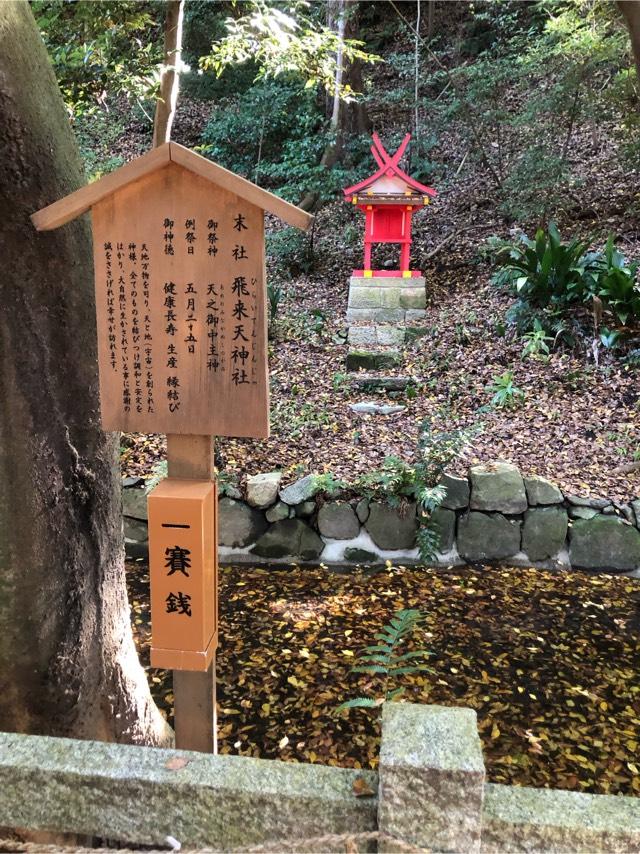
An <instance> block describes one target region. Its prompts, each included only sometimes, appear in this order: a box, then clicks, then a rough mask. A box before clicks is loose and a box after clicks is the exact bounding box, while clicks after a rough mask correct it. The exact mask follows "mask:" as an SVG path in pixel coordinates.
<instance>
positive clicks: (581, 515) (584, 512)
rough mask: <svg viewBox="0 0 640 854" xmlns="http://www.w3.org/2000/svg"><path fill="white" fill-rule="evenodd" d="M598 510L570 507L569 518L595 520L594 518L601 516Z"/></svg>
mask: <svg viewBox="0 0 640 854" xmlns="http://www.w3.org/2000/svg"><path fill="white" fill-rule="evenodd" d="M599 515H600V514H599V513H598V511H597V510H594V509H593V507H573V506H572V505H569V516H570V517H571V518H572V519H593V517H594V516H599Z"/></svg>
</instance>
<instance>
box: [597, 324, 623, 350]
mask: <svg viewBox="0 0 640 854" xmlns="http://www.w3.org/2000/svg"><path fill="white" fill-rule="evenodd" d="M619 339H620V333H619V332H618V330H617V329H614V330H610V329H607V328H606V327H603V328H602V329H601V330H600V343H601V344H602V346H603V347H604V348H605V350H613V348H614V347H616V346H617V344H618V340H619Z"/></svg>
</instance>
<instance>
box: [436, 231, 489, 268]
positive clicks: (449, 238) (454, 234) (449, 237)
mask: <svg viewBox="0 0 640 854" xmlns="http://www.w3.org/2000/svg"><path fill="white" fill-rule="evenodd" d="M474 228H482V226H481V225H467V226H465V227H464V228H458V229H456V231H452V232H451V234H448V235H447V236H446V237H445V239H444V240H443V241H441V242H440V243H438V245H437V246H436V248H435V249H432V250H431V252H429V254H428V255H425V256H424V257H423V259H422V260H423V261H430V260H431V259H432V258H433V257H434V255H437V254H438V252H440V250H441V249H444V247H445V246H447V244H449V243H451V241H452V240H453V239H454V237H457V236H458V235H459V234H464V232H465V231H473V229H474Z"/></svg>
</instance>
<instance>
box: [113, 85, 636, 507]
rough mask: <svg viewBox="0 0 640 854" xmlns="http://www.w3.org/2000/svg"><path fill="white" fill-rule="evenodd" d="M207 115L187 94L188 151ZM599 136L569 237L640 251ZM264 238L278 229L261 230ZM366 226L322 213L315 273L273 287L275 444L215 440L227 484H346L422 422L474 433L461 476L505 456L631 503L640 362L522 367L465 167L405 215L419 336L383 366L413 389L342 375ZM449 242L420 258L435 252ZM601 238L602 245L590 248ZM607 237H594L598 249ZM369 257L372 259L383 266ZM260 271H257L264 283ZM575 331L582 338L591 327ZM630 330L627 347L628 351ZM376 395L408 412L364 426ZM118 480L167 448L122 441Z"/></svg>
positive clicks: (178, 134) (179, 136) (134, 127)
mask: <svg viewBox="0 0 640 854" xmlns="http://www.w3.org/2000/svg"><path fill="white" fill-rule="evenodd" d="M209 114H210V107H208V106H206V105H203V104H202V103H201V102H194V101H189V100H188V99H185V100H184V101H183V102H182V104H181V108H180V110H179V114H178V118H177V122H176V127H175V133H174V137H175V139H176V141H178V142H181V143H184V144H186V145H192V146H193V145H197V144H198V142H199V134H200V131H201V128H202V126H203V125H204V123H205V122H206V120H207V119H208V116H209ZM145 133H146V131H145V130H144V128H143V127H142V126H141V125H140V124H139V123H137V124H136V122H135V121H134V120H131V123H130V126H129V127H128V128H127V133H126V134H123V135H122V137H121V140H122V143H121V144H120V147H119V148H118V150H117V152H116V153H118V154H120V155H121V156H123V157H125V158H126V159H128V158H130V157H132V156H135V155H136V154H138V153H140V151H142V150H144V147H145ZM607 145H608V141H607V137H606V133H604V132H602V133H601V134H600V136H597V135H594V134H589V135H586V136H585V138H584V139H577V140H576V143H575V152H574V156H575V158H576V159H578V160H580V162H581V163H583V164H584V175H585V180H584V185H583V186H582V187H581V190H580V193H581V195H580V200H579V201H580V203H579V204H577V202H576V204H573V203H571V204H573V209H572V210H569V211H568V212H565V216H564V220H565V221H564V222H563V223H561V224H562V226H563V228H564V230H565V233H567V234H568V233H569V232H570V231H575V230H577V231H578V232H579V233H582V234H585V233H590V234H598V235H606V233H607V232H608V231H611V232H613V233H614V234H616V235H620V236H621V240H622V242H621V244H620V245H621V247H622V249H623V251H625V252H628V253H630V254H632V255H637V254H638V253H639V252H640V235H639V233H638V228H637V224H636V223H637V218H635V217H631V218H630V217H629V211H630V210H632V209H635V208H634V207H633V206H634V205H635V204H636V203H637V200H634V198H633V194H632V187H631V184H630V182H628V181H627V180H625V176H624V174H623V172H622V166H621V165H617V164H616V162H615V160H614V159H612V158H611V157H608V158H607V160H606V164H607V165H606V169H605V167H604V166H602V162H603V158H604V154H603V152H606V151H608V150H609V149H607ZM441 147H442V148H443V149H444V151H443V152H442V153H441V156H442V159H443V160H447V159H448V160H449V161H450V162H454V163H455V162H458V159H462V157H463V156H464V148H462V147H461V141H460V139H459V138H458V137H456V135H455V134H453V133H452V134H451V135H450V137H449V138H445V139H444V140H443V141H442V143H441ZM269 227H270V228H272V229H273V228H277V227H279V226H278V224H277V223H275V222H273V221H272V222H270V223H269ZM361 231H362V222H361V215H360V214H359V212H357V211H353V210H352V208H351V206H348V205H345V204H343V203H341V202H336V203H333V204H330V205H328V206H326V207H324V208H323V209H322V210H321V211H320V212H319V213H318V215H317V218H316V224H315V227H314V232H313V259H314V269H313V272H312V273H311V274H309V275H297V276H292V277H291V279H290V280H289V281H287V282H286V283H285V285H284V296H283V299H282V302H281V304H280V306H279V310H278V315H277V319H276V322H275V324H274V328H273V333H274V335H273V340H271V342H270V357H269V371H270V377H271V425H272V436H271V438H270V439H269V440H267V441H262V440H261V441H256V440H245V439H220V440H219V441H218V450H219V453H220V458H221V463H222V465H223V466H224V468H225V470H226V473H227V475H229V476H230V477H231V478H232V479H237V480H238V481H240V482H241V481H242V480H243V479H244V478H245V477H246V476H247V475H251V474H255V473H258V472H261V471H270V470H274V469H281V470H282V471H283V475H284V477H283V483H284V484H286V482H287V481H290V480H293V479H295V478H296V477H298V476H300V475H301V474H305V473H307V472H324V471H331V472H332V473H333V474H335V475H336V476H340V477H342V478H343V479H345V480H347V481H349V480H352V479H353V478H354V477H355V476H356V475H357V474H359V473H363V472H367V471H371V470H372V469H374V468H377V467H379V466H380V464H381V463H382V461H383V459H384V457H385V456H387V455H396V456H399V457H402V458H404V459H405V460H407V461H409V462H410V461H411V460H412V459H413V457H414V454H415V449H416V443H417V437H418V429H419V426H420V424H421V422H422V421H423V420H424V419H427V420H428V421H429V422H430V423H431V424H432V426H433V428H434V429H435V430H436V432H437V431H438V430H440V429H441V430H451V429H455V428H460V427H469V426H474V427H478V428H479V432H478V433H477V435H476V437H475V439H474V441H473V445H472V446H471V448H470V450H469V452H468V453H467V455H466V457H465V458H463V459H461V460H460V461H459V465H458V468H459V469H461V470H462V469H464V467H465V465H466V464H468V463H475V462H481V461H488V460H494V459H498V458H501V459H506V460H510V461H512V462H514V463H516V464H517V465H518V466H519V467H520V469H521V470H522V472H523V473H524V474H526V475H530V474H534V473H537V474H541V475H544V476H546V477H549V478H550V479H551V480H554V481H556V482H557V483H558V484H559V486H560V487H561V488H562V489H563V490H565V491H567V492H572V493H579V494H581V495H591V496H605V497H608V498H612V499H616V500H621V501H627V500H629V499H631V498H633V497H635V496H636V495H639V494H640V472H634V473H632V474H626V473H624V472H619V471H617V470H616V469H617V468H618V467H619V466H620V465H621V464H624V463H627V462H630V461H632V460H633V454H634V452H635V451H636V449H637V435H638V428H639V427H640V417H639V413H638V397H639V391H638V370H639V369H638V367H631V366H629V365H628V364H626V363H625V361H624V360H623V359H622V358H621V355H622V353H621V352H612V351H605V350H602V349H601V351H600V358H599V364H598V365H596V364H595V362H594V358H593V353H592V338H593V336H592V335H589V334H586V335H585V336H584V338H583V339H582V340H581V341H580V342H579V343H578V345H577V346H576V348H574V349H573V350H567V349H562V348H560V349H558V350H556V351H554V352H553V353H552V354H551V356H550V358H549V359H548V361H544V362H543V361H535V360H532V359H528V360H526V361H523V360H522V358H521V356H522V348H523V342H522V339H519V338H518V337H517V336H516V335H515V334H514V333H513V331H512V330H510V328H509V327H508V326H507V325H506V324H505V322H504V318H505V313H506V311H507V309H508V307H509V306H510V305H511V304H512V303H513V297H511V296H510V295H508V294H506V293H504V292H500V291H498V290H497V289H496V288H495V287H494V286H493V285H492V284H491V283H490V274H491V270H490V267H489V265H488V264H487V263H486V262H485V261H483V260H482V257H481V252H480V250H481V247H482V244H483V242H484V241H485V239H486V238H487V237H488V236H489V235H491V234H496V233H498V234H502V235H506V234H507V233H508V230H507V229H506V227H505V222H504V220H503V219H502V218H501V217H500V216H499V215H498V213H497V210H496V207H495V200H493V199H492V197H491V193H490V191H489V189H488V188H487V186H486V183H485V182H484V179H483V177H482V175H481V174H480V173H472V176H471V177H470V175H469V174H468V173H465V172H463V173H462V174H461V175H460V176H459V177H456V178H453V179H451V180H450V181H449V184H448V186H447V187H446V189H445V191H444V192H442V193H441V194H440V195H439V197H438V198H437V199H436V200H435V202H434V204H433V205H431V206H430V208H429V209H428V210H426V211H425V212H424V213H422V214H420V216H418V217H417V219H416V226H415V232H416V234H415V241H414V249H413V262H414V266H415V267H418V268H421V269H423V272H424V275H425V276H426V282H427V300H428V309H427V317H426V320H425V321H424V322H422V323H421V324H420V325H422V326H425V327H428V332H427V334H426V335H425V337H423V338H420V339H418V340H417V341H415V342H414V343H413V344H411V345H408V346H406V347H405V348H404V350H403V354H402V355H403V363H402V365H401V366H400V367H398V368H397V369H392V370H389V371H385V372H384V373H385V374H389V375H394V374H395V375H402V376H405V377H411V378H412V379H413V383H412V388H411V389H410V392H409V394H408V395H405V394H403V393H402V394H400V397H399V398H398V397H394V395H396V394H397V393H394V392H391V393H389V392H374V393H373V394H372V393H371V392H368V391H363V390H361V389H359V388H358V387H357V386H356V384H355V383H354V382H353V375H351V374H349V375H347V373H346V367H345V360H346V355H347V352H348V350H349V349H350V348H349V347H348V345H347V344H346V341H345V338H344V335H345V332H346V307H347V297H348V285H349V275H350V272H351V270H352V269H353V268H354V267H360V266H361V258H360V255H361V245H360V244H361ZM452 234H454V235H455V237H454V239H452V240H451V241H450V243H449V244H448V245H447V246H445V247H444V248H443V249H442V250H441V251H440V252H438V253H437V254H436V255H435V256H434V257H433V258H431V259H429V260H427V261H425V259H426V258H427V256H428V255H429V253H430V252H431V251H432V250H433V248H434V247H436V246H438V244H439V243H441V242H442V240H443V239H444V238H445V237H447V236H449V235H452ZM596 242H597V241H596ZM601 242H602V241H601ZM379 260H380V261H381V260H382V258H380V259H379ZM269 266H270V263H269V260H268V263H267V273H268V274H269ZM583 319H584V320H585V325H586V328H587V329H588V325H589V318H588V317H586V318H583ZM639 345H640V337H639V336H638V335H637V334H636V333H634V332H633V331H630V332H629V333H628V334H627V337H626V342H625V349H629V348H632V347H638V346H639ZM507 370H512V371H513V372H514V382H515V384H516V385H517V386H518V387H519V388H520V389H522V391H523V392H524V401H523V403H522V405H521V406H518V407H517V408H512V409H500V408H496V407H493V406H491V398H492V392H491V391H490V390H488V388H487V387H488V386H489V385H490V384H491V383H492V381H493V380H494V379H495V378H496V377H497V376H499V375H500V374H503V373H504V372H505V371H507ZM371 399H375V400H376V401H378V402H381V403H382V402H390V403H396V404H397V403H400V404H402V405H403V406H405V407H406V408H405V409H404V411H403V412H401V413H398V414H393V415H360V414H356V413H354V412H353V411H352V410H351V409H350V408H349V404H352V403H357V402H360V401H363V400H371ZM123 444H124V450H123V457H122V463H123V473H125V474H130V475H140V476H145V477H148V476H149V474H150V472H151V469H152V468H153V466H154V465H155V464H156V463H157V461H158V460H159V459H162V458H163V456H164V445H163V439H162V438H161V437H157V436H145V435H131V436H128V437H125V439H124V443H123Z"/></svg>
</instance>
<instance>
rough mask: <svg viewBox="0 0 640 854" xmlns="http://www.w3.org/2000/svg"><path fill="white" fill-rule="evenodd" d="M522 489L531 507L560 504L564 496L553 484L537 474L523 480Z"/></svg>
mask: <svg viewBox="0 0 640 854" xmlns="http://www.w3.org/2000/svg"><path fill="white" fill-rule="evenodd" d="M524 488H525V490H526V492H527V498H528V500H529V504H530V505H531V506H532V507H537V506H538V505H540V504H543V505H545V504H562V501H563V500H564V496H563V495H562V493H561V492H560V490H559V489H558V487H557V486H556V485H555V483H552V482H551V481H550V480H547V478H546V477H540V475H537V474H534V475H532V476H531V477H525V478H524Z"/></svg>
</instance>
